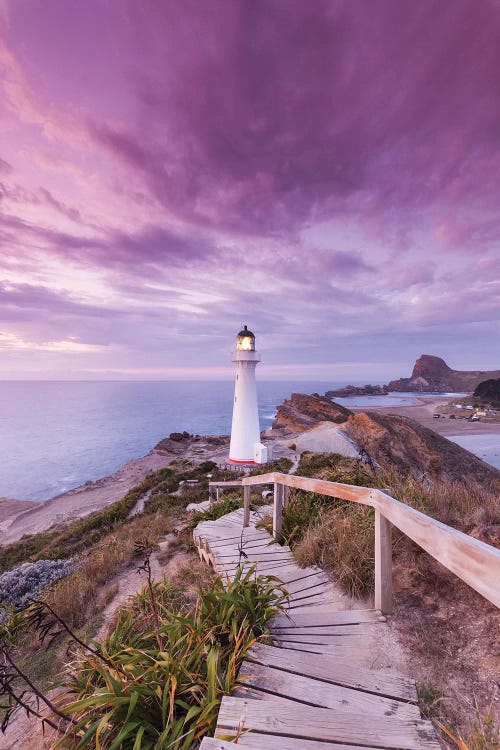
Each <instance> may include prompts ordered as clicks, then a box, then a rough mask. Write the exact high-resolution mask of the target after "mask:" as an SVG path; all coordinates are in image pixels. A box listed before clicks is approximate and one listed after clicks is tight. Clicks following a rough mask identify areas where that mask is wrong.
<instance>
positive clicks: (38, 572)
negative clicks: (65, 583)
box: [0, 560, 75, 619]
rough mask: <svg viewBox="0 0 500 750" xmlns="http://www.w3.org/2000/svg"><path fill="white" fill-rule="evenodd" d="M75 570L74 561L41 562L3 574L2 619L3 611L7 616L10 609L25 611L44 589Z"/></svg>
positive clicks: (0, 583) (0, 587)
mask: <svg viewBox="0 0 500 750" xmlns="http://www.w3.org/2000/svg"><path fill="white" fill-rule="evenodd" d="M74 569H75V563H74V562H73V561H72V560H39V561H38V562H36V563H23V564H22V565H19V566H18V567H17V568H14V570H10V571H8V572H7V573H3V575H1V576H0V619H2V610H3V613H4V615H5V616H6V615H7V610H8V609H10V608H13V609H15V610H21V609H25V608H26V607H28V606H29V604H30V603H31V601H32V600H33V599H36V598H38V597H39V596H40V594H41V593H42V591H43V590H44V589H46V588H47V587H48V586H50V585H52V584H54V583H55V582H56V581H58V580H60V579H61V578H65V577H66V576H68V575H70V573H72V572H73V571H74Z"/></svg>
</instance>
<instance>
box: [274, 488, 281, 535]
mask: <svg viewBox="0 0 500 750" xmlns="http://www.w3.org/2000/svg"><path fill="white" fill-rule="evenodd" d="M282 521H283V485H281V484H278V482H275V484H274V503H273V537H274V538H275V539H278V537H279V536H281V527H282Z"/></svg>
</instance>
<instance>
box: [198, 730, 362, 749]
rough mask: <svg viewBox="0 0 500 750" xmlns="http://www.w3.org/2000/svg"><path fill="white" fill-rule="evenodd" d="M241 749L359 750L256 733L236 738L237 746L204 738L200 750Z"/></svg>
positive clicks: (354, 747)
mask: <svg viewBox="0 0 500 750" xmlns="http://www.w3.org/2000/svg"><path fill="white" fill-rule="evenodd" d="M241 747H243V748H249V749H251V750H359V745H344V744H339V743H335V744H332V743H330V742H315V741H314V740H297V739H294V738H293V737H287V738H286V740H285V742H283V738H282V737H275V736H273V735H270V734H259V733H258V732H243V734H241V735H240V736H239V737H238V742H237V744H235V743H234V742H228V741H227V740H218V739H216V738H215V737H205V738H204V739H203V741H202V743H201V745H200V750H238V748H241ZM363 750H375V748H368V747H366V746H364V748H363Z"/></svg>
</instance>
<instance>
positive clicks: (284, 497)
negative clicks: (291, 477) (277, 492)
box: [281, 484, 290, 510]
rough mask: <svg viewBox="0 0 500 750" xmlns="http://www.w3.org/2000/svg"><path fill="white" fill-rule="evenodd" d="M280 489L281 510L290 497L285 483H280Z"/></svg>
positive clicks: (288, 488)
mask: <svg viewBox="0 0 500 750" xmlns="http://www.w3.org/2000/svg"><path fill="white" fill-rule="evenodd" d="M281 490H282V492H283V510H285V508H286V506H287V505H288V501H289V499H290V487H287V486H286V485H284V484H282V485H281Z"/></svg>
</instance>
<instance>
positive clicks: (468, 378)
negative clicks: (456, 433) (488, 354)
mask: <svg viewBox="0 0 500 750" xmlns="http://www.w3.org/2000/svg"><path fill="white" fill-rule="evenodd" d="M498 377H500V370H492V371H490V372H488V371H485V370H452V369H451V367H448V365H447V364H446V362H445V361H444V359H441V357H434V356H432V355H431V354H422V356H421V357H419V358H418V359H417V361H416V362H415V365H414V367H413V372H412V374H411V376H410V377H409V378H399V380H391V382H390V383H388V384H387V386H386V388H387V390H389V391H420V392H424V391H432V392H436V393H459V392H461V391H465V392H470V391H473V390H474V389H475V388H476V387H477V386H478V385H479V383H481V382H482V381H483V380H486V379H487V378H498Z"/></svg>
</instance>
